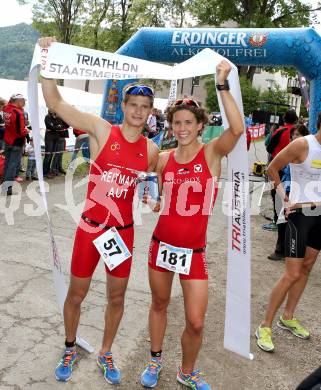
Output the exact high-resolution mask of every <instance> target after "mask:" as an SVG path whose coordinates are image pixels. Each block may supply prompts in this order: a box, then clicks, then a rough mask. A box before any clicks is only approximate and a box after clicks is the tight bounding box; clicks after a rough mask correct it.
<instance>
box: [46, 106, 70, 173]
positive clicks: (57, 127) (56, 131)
mask: <svg viewBox="0 0 321 390" xmlns="http://www.w3.org/2000/svg"><path fill="white" fill-rule="evenodd" d="M45 125H46V134H45V153H46V154H45V158H44V160H43V175H44V177H46V178H47V179H49V178H51V177H53V176H54V175H55V174H53V173H52V171H51V165H53V167H54V166H55V165H56V166H57V160H56V161H55V162H54V161H53V158H54V153H55V152H57V151H59V150H60V149H61V147H62V144H63V147H62V150H64V143H65V139H64V137H60V131H65V130H67V129H68V127H69V126H68V125H67V123H65V122H64V121H63V120H62V119H61V118H59V117H58V116H57V115H56V114H55V113H54V112H52V111H48V114H47V115H46V117H45ZM67 132H68V130H67ZM59 141H60V145H59ZM61 154H62V153H61ZM61 157H62V156H61ZM58 163H59V161H58Z"/></svg>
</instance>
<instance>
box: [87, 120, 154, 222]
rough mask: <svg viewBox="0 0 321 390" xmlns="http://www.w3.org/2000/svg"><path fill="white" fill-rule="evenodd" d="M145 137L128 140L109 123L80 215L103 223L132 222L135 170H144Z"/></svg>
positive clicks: (91, 172) (145, 158) (92, 167)
mask: <svg viewBox="0 0 321 390" xmlns="http://www.w3.org/2000/svg"><path fill="white" fill-rule="evenodd" d="M147 168H148V155H147V139H146V138H145V137H143V136H142V135H141V136H140V137H139V139H138V140H137V141H136V142H129V141H127V140H126V139H125V137H124V136H123V134H122V132H121V130H120V128H119V126H112V128H111V132H110V135H109V137H108V140H107V142H106V144H105V146H104V147H103V149H102V150H101V152H100V153H99V155H98V157H97V158H96V160H95V161H94V162H92V164H91V167H90V174H89V183H88V189H87V196H86V202H85V207H84V212H83V215H84V216H85V217H87V218H90V219H92V220H94V221H96V222H98V223H100V224H103V225H107V226H116V227H117V226H124V225H129V224H131V223H133V211H132V205H133V198H134V193H135V188H136V184H137V173H136V171H147Z"/></svg>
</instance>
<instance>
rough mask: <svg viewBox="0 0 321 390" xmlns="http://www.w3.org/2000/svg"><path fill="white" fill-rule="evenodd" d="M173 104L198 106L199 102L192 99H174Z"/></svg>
mask: <svg viewBox="0 0 321 390" xmlns="http://www.w3.org/2000/svg"><path fill="white" fill-rule="evenodd" d="M174 106H191V107H199V104H198V103H197V102H196V101H195V100H193V99H178V100H176V101H175V103H174Z"/></svg>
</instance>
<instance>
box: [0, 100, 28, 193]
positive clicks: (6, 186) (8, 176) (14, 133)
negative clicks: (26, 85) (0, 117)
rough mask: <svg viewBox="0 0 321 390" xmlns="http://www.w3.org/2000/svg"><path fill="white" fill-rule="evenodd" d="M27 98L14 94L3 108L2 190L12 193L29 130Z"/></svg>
mask: <svg viewBox="0 0 321 390" xmlns="http://www.w3.org/2000/svg"><path fill="white" fill-rule="evenodd" d="M25 103H26V100H25V98H24V97H23V95H21V94H15V95H12V96H11V98H10V100H9V103H8V104H7V105H6V106H5V107H4V108H3V113H4V121H5V133H4V142H5V167H4V183H3V187H2V192H3V193H5V194H6V195H7V196H11V195H12V186H13V181H14V180H15V176H16V171H17V166H18V164H19V163H20V160H21V156H22V148H23V146H24V143H25V138H26V137H27V136H28V130H27V128H26V126H25V117H24V111H23V107H24V106H25Z"/></svg>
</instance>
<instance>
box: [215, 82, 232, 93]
mask: <svg viewBox="0 0 321 390" xmlns="http://www.w3.org/2000/svg"><path fill="white" fill-rule="evenodd" d="M216 89H217V90H218V91H229V90H230V84H229V82H228V80H225V81H224V84H216Z"/></svg>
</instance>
